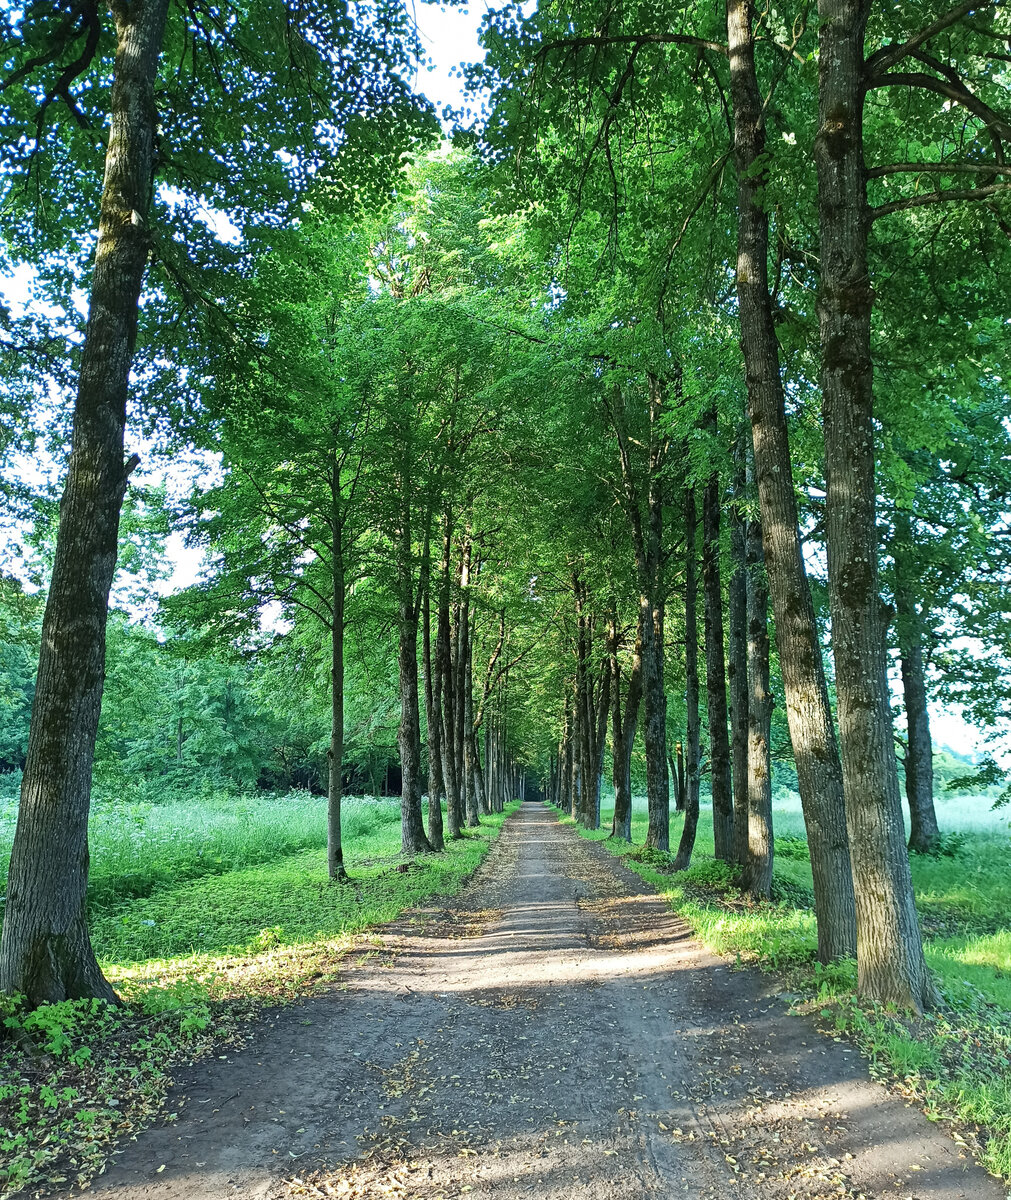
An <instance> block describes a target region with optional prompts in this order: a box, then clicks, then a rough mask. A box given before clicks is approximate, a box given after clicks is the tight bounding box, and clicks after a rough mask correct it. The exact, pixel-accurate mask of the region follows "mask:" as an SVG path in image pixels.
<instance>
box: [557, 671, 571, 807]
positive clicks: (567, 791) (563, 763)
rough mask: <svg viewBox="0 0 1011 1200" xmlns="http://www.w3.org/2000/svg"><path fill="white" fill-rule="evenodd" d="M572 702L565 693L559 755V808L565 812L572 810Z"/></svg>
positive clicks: (567, 693)
mask: <svg viewBox="0 0 1011 1200" xmlns="http://www.w3.org/2000/svg"><path fill="white" fill-rule="evenodd" d="M571 723H572V701H571V699H570V696H569V692H568V689H566V692H565V713H564V716H563V717H562V742H561V745H560V747H559V750H558V754H559V760H560V761H559V779H558V807H559V808H560V809H562V810H563V811H564V812H571V809H572V724H571Z"/></svg>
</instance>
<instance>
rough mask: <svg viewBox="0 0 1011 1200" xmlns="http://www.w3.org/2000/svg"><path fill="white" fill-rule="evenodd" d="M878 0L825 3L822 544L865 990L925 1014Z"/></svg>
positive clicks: (821, 67) (820, 140) (818, 161)
mask: <svg viewBox="0 0 1011 1200" xmlns="http://www.w3.org/2000/svg"><path fill="white" fill-rule="evenodd" d="M869 12H870V2H869V0H819V3H818V14H819V25H820V32H819V60H818V123H819V126H818V134H817V137H816V139H815V165H816V168H817V178H818V226H819V232H820V255H821V287H820V292H819V297H818V322H819V330H820V335H821V374H820V378H821V392H822V415H823V424H824V430H825V482H826V499H825V513H826V549H827V557H828V584H829V588H828V590H829V604H830V608H831V613H832V650H833V655H834V660H835V676H836V694H837V697H838V707H839V734H840V745H841V750H842V767H843V790H844V794H845V799H846V818H847V825H848V830H849V840H850V856H851V862H852V866H853V883H854V891H855V899H856V915H857V989H858V992H859V994H860V995H861V996H863V997H865V998H867V999H871V1000H876V1001H881V1002H886V1003H894V1004H896V1005H897V1006H898V1007H900V1008H904V1009H910V1010H912V1011H913V1012H921V1011H922V1010H923V1009H924V1008H925V1007H927V1006H929V1005H931V1004H932V1003H934V1001H935V999H936V996H935V992H934V988H933V984H932V983H931V980H930V975H929V972H928V971H927V967H926V963H925V961H924V957H923V943H922V939H921V936H920V928H919V924H918V922H917V918H916V905H915V902H914V899H913V886H912V880H911V878H910V873H909V860H908V857H907V854H906V845H905V831H904V827H903V823H902V809H901V805H900V801H899V786H898V776H897V774H896V767H895V751H894V747H893V744H892V722H891V712H890V705H889V698H888V681H887V674H886V672H887V657H886V641H885V630H886V626H887V620H886V613H885V609H884V606H883V604H882V602H881V598H880V596H879V594H878V581H877V556H878V537H877V526H876V521H875V483H874V412H873V408H874V403H873V400H874V397H873V363H872V360H871V340H870V338H871V310H872V306H873V292H872V290H871V283H870V276H869V268H868V261H867V241H868V234H869V229H870V213H869V208H868V204H867V191H866V184H867V177H866V169H865V166H864V158H863V97H864V93H863V87H864V70H863V66H864V35H865V28H866V23H867V17H868V14H869Z"/></svg>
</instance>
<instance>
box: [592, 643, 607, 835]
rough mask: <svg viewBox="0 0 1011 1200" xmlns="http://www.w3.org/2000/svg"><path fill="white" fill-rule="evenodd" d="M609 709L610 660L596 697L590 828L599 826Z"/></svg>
mask: <svg viewBox="0 0 1011 1200" xmlns="http://www.w3.org/2000/svg"><path fill="white" fill-rule="evenodd" d="M610 711H611V660H610V659H609V658H606V659H605V660H604V662H603V663H602V664H601V668H600V694H599V695H598V697H597V704H596V713H597V725H596V729H595V731H594V739H593V798H592V799H593V807H592V812H591V816H592V819H593V823H592V825H591V826H590V828H591V829H599V828H600V790H601V787H602V785H603V782H604V752H605V751H606V750H607V717H608V713H609V712H610Z"/></svg>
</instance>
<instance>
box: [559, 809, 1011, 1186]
mask: <svg viewBox="0 0 1011 1200" xmlns="http://www.w3.org/2000/svg"><path fill="white" fill-rule="evenodd" d="M704 807H705V806H704ZM612 811H613V810H609V809H608V808H607V807H606V806H605V807H604V810H603V812H602V820H601V828H600V829H598V830H588V829H585V828H582V827H581V826H579V825H576V828H577V830H578V832H579V834H580V836H581V837H585V838H589V839H592V840H596V841H601V842H603V844H604V845H605V846H606V847H607V849H608V850H609V851H610V852H611V853H612V854H615V855H618V856H620V857H621V858H622V860H623V861H624V862H625V863H626V865H627V866H629V867H630V868H631V869H632V870H633V871H635V872H636V873H637V874H638V875H640V876H641V877H642V878H643V879H645V880H646V881H647V882H648V883H650V884H651V885H652V886H653V887H655V888H656V889H657V891H658V892H659V893H660V894H661V895H663V896H664V898H665V899H666V900H667V902H668V904H670V906H671V908H672V909H674V910H675V911H676V912H677V913H678V914H679V915H680V916H682V917H683V918H684V919H685V920H686V921H687V922H688V924H689V925H691V927H692V928H693V929H694V930H695V932H696V934H697V935H698V936H699V937H700V938H701V939H702V941H703V942H705V944H706V945H707V946H709V947H710V948H711V949H713V950H714V951H716V952H717V953H719V954H724V955H729V956H733V957H734V958H735V959H736V960H737V961H738V962H741V963H753V964H756V965H758V966H760V967H762V968H764V969H768V970H771V971H776V972H779V973H781V974H782V976H783V978H784V980H785V984H784V986H785V987H786V988H787V989H788V991H789V993H790V994H791V999H792V1001H793V1002H794V1003H795V1004H797V1006H798V1007H800V1008H801V1009H805V1010H807V1011H810V1012H812V1013H814V1014H815V1015H816V1016H817V1018H818V1020H819V1023H820V1024H821V1025H822V1027H823V1028H824V1029H825V1030H826V1031H827V1032H828V1033H830V1034H831V1035H833V1036H835V1035H843V1034H844V1035H846V1036H848V1037H851V1038H852V1039H853V1040H854V1041H855V1042H856V1044H857V1045H858V1046H859V1047H860V1049H861V1051H862V1052H863V1053H864V1054H865V1056H866V1057H867V1059H868V1061H869V1063H870V1066H871V1070H872V1072H873V1073H874V1074H876V1075H877V1076H878V1077H880V1078H883V1079H885V1080H887V1081H888V1082H890V1083H891V1084H892V1085H893V1086H897V1087H899V1088H900V1089H901V1090H902V1091H903V1093H904V1094H906V1095H909V1096H911V1097H915V1098H916V1099H917V1100H918V1101H920V1102H921V1104H922V1105H923V1107H924V1110H925V1111H926V1112H927V1114H928V1115H929V1116H931V1117H933V1118H937V1119H945V1120H951V1121H954V1122H955V1136H956V1139H958V1140H961V1139H962V1138H966V1139H968V1141H969V1143H971V1144H972V1146H973V1149H975V1150H976V1152H977V1153H978V1155H979V1157H980V1160H981V1161H982V1163H983V1164H984V1165H985V1166H986V1167H987V1169H988V1170H990V1171H991V1172H992V1173H993V1174H995V1175H998V1176H1000V1177H1002V1178H1004V1179H1011V1086H1009V1079H1011V918H1009V916H1008V914H1009V913H1011V875H1009V873H1008V870H1007V859H1008V839H1009V834H1008V821H1007V817H1006V816H1005V815H1003V814H1002V813H1000V812H999V811H998V812H996V813H995V812H993V811H992V810H991V808H990V804H989V802H988V801H985V800H982V799H980V800H976V801H971V800H960V801H958V802H954V801H949V802H948V803H947V804H945V803H944V802H940V803H939V804H938V815H939V819H940V823H941V828H942V831H943V834H944V835H945V836H944V837H943V840H942V843H941V849H940V850H939V851H938V852H937V853H935V854H932V855H921V854H914V855H911V869H912V875H913V883H914V887H915V889H916V898H917V907H918V911H919V913H920V919H921V924H922V926H923V931H924V951H925V954H926V958H927V963H928V964H929V966H930V969H931V971H932V972H933V975H934V978H935V980H936V982H937V984H938V987H939V990H940V992H941V995H942V999H943V1005H942V1007H940V1008H939V1009H938V1010H936V1011H934V1012H931V1013H927V1014H925V1015H924V1016H922V1017H920V1018H917V1019H912V1018H910V1017H909V1016H908V1015H907V1014H901V1015H900V1014H899V1013H897V1012H896V1011H895V1010H894V1009H892V1008H890V1007H889V1006H886V1005H871V1004H867V1003H865V1002H858V1001H857V999H856V996H855V985H856V964H855V962H853V961H852V960H843V961H840V962H837V963H833V964H831V965H830V966H827V967H826V966H823V965H822V964H820V963H818V962H816V960H815V957H816V950H817V930H816V926H815V918H814V912H813V908H812V892H811V867H810V861H809V858H808V855H807V846H806V841H805V840H804V827H803V819H802V817H801V814H800V810H799V804H797V803H796V802H795V801H793V802H791V801H786V802H783V801H781V803H780V806H778V807H777V808H776V809H775V810H774V825H775V829H776V831H777V832H776V857H775V866H774V877H773V899H772V900H771V901H766V902H761V903H759V902H756V901H754V900H753V899H751V898H750V897H748V896H747V895H745V894H743V893H742V892H741V891H740V890H739V888H738V887H737V886H736V884H737V882H738V875H737V871H736V870H735V869H734V868H733V867H731V866H730V865H729V864H727V863H724V862H720V861H719V860H717V859H716V858H715V856H714V854H713V837H712V825H711V822H710V823H707V822H706V820H705V817H703V819H702V820H701V821H700V825H699V835H698V841H697V843H696V852H695V857H694V860H693V863H692V866H691V867H690V868H689V869H688V870H686V871H679V872H677V873H672V870H671V868H672V864H673V856H672V855H670V854H667V853H664V852H659V851H656V850H650V849H647V848H645V847H644V846H643V844H642V843H643V841H644V839H645V834H646V828H647V814H646V811H645V802H644V801H639V800H638V799H637V800H636V802H634V803H633V813H632V845H631V846H630V845H629V844H628V843H627V842H624V841H621V840H617V839H613V838H611V837H610V836H609V834H610V828H611V819H610V818H611V815H612ZM706 815H708V814H706ZM673 817H674V814H672V819H673ZM561 819H562V820H563V821H565V822H571V818H570V817H568V816H563V817H562V818H561ZM572 823H573V824H575V823H574V822H572Z"/></svg>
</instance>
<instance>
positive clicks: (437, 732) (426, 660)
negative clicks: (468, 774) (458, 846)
mask: <svg viewBox="0 0 1011 1200" xmlns="http://www.w3.org/2000/svg"><path fill="white" fill-rule="evenodd" d="M430 593H431V588H430V587H426V588H425V595H424V598H423V601H422V603H423V605H424V607H423V609H422V621H423V630H422V636H423V637H424V639H425V645H424V651H423V659H422V661H423V664H424V671H425V725H426V728H427V730H428V841H429V844H430V845H431V847H432V849H433V850H444V849H445V848H446V842H445V834H444V831H443V823H442V793H443V788H444V785H443V781H442V669H441V663H440V662H439V656H438V654H437V653H436V654H433V653H432V600H431V594H430ZM436 636H438V635H436Z"/></svg>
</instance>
